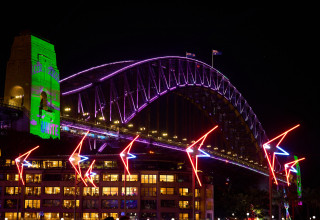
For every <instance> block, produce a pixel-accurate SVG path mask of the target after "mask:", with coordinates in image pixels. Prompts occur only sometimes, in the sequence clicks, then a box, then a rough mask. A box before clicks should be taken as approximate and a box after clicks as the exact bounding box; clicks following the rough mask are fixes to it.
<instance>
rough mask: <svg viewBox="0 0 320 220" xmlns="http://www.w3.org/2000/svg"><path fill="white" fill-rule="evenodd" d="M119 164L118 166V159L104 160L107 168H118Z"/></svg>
mask: <svg viewBox="0 0 320 220" xmlns="http://www.w3.org/2000/svg"><path fill="white" fill-rule="evenodd" d="M117 166H118V164H117V161H114V160H108V161H104V167H105V168H107V169H111V168H117Z"/></svg>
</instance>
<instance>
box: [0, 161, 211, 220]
mask: <svg viewBox="0 0 320 220" xmlns="http://www.w3.org/2000/svg"><path fill="white" fill-rule="evenodd" d="M138 158H139V159H135V160H130V164H131V165H130V166H131V168H130V169H131V175H126V181H124V179H125V175H124V169H123V165H122V163H121V160H119V159H120V158H119V155H113V156H112V155H92V156H90V160H93V159H95V160H96V162H95V164H94V166H93V172H95V173H96V175H94V176H93V180H94V185H96V187H95V186H94V185H93V184H92V183H90V182H88V181H87V180H86V183H83V182H82V181H81V180H80V178H79V175H77V181H75V171H74V169H73V168H72V166H71V165H70V162H69V161H68V156H55V157H38V158H31V159H29V160H28V161H29V162H30V165H29V166H28V167H25V168H24V180H25V185H23V184H22V182H21V181H19V175H18V172H17V167H16V166H15V162H14V159H13V158H11V159H3V160H2V164H1V171H0V195H1V199H0V213H1V219H8V220H9V219H17V214H18V213H19V217H21V216H22V217H23V219H64V220H67V219H74V217H75V216H76V219H92V220H93V219H104V218H106V217H108V216H112V217H114V219H117V218H120V216H121V215H123V214H124V213H129V214H130V218H131V219H150V220H151V219H170V220H171V219H192V215H193V213H194V214H195V219H213V185H212V184H209V183H208V181H206V178H205V176H204V175H202V173H200V178H201V179H202V181H203V185H202V187H199V186H198V185H197V184H195V191H194V193H193V192H192V191H193V184H192V172H191V169H188V168H186V167H187V166H185V164H184V163H183V162H181V161H170V160H168V159H166V160H163V159H160V158H159V157H158V156H157V157H156V158H155V157H152V156H151V157H150V155H145V156H143V155H140V156H138ZM88 167H89V162H86V161H84V162H83V163H82V165H81V168H82V172H83V173H85V172H86V170H87V169H88ZM85 184H87V186H86V185H85ZM124 204H126V206H124Z"/></svg>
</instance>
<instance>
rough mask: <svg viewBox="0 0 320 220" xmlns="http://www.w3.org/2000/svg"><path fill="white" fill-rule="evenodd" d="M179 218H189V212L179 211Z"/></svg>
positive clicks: (184, 219)
mask: <svg viewBox="0 0 320 220" xmlns="http://www.w3.org/2000/svg"><path fill="white" fill-rule="evenodd" d="M179 219H180V220H188V219H189V214H188V213H179Z"/></svg>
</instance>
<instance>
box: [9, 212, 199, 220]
mask: <svg viewBox="0 0 320 220" xmlns="http://www.w3.org/2000/svg"><path fill="white" fill-rule="evenodd" d="M130 214H131V215H132V216H135V215H137V213H130ZM141 215H142V216H144V217H154V218H156V217H157V215H156V213H141ZM161 216H162V217H163V218H166V219H172V218H174V217H175V213H161ZM4 217H5V219H8V220H15V219H17V212H6V213H5V216H4ZM20 217H21V213H19V219H20ZM61 217H62V218H64V219H72V218H74V213H62V215H61ZM77 217H78V218H79V213H77ZM101 217H102V219H104V218H107V217H113V218H114V219H116V218H118V217H119V213H117V212H111V213H102V214H101ZM168 217H169V218H168ZM24 218H25V219H40V214H39V213H33V212H25V213H24ZM43 218H44V219H60V213H54V212H45V213H43ZM82 219H85V220H91V219H99V213H94V212H93V213H92V212H91V213H88V212H84V213H82ZM179 219H180V220H188V219H189V213H179ZM196 219H199V214H198V213H197V214H196Z"/></svg>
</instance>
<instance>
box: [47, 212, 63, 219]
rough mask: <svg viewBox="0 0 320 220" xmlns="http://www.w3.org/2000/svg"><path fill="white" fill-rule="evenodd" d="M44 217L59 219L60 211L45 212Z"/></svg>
mask: <svg viewBox="0 0 320 220" xmlns="http://www.w3.org/2000/svg"><path fill="white" fill-rule="evenodd" d="M44 219H59V213H56V212H45V213H44Z"/></svg>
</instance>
